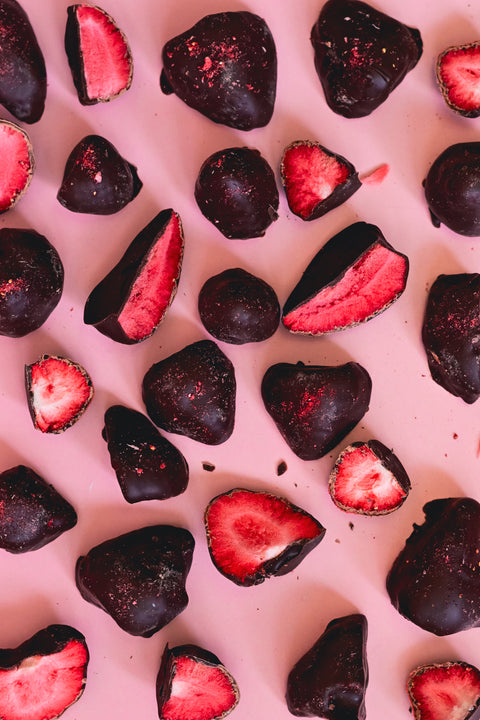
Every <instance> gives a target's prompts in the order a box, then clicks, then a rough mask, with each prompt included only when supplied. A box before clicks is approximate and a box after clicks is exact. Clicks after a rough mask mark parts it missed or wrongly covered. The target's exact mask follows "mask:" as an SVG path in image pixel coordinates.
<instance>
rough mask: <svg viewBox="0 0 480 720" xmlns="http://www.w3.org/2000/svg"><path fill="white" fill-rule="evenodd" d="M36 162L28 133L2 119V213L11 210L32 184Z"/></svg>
mask: <svg viewBox="0 0 480 720" xmlns="http://www.w3.org/2000/svg"><path fill="white" fill-rule="evenodd" d="M34 166H35V162H34V158H33V149H32V145H31V143H30V139H29V137H28V135H27V133H26V132H25V131H24V130H22V128H21V127H19V126H18V125H16V124H15V123H11V122H8V121H7V120H0V213H4V212H6V211H7V210H10V208H11V207H13V206H14V205H15V204H16V203H17V202H18V201H19V200H20V198H21V197H22V195H23V194H24V193H25V192H26V190H27V188H28V186H29V185H30V182H31V179H32V175H33V170H34Z"/></svg>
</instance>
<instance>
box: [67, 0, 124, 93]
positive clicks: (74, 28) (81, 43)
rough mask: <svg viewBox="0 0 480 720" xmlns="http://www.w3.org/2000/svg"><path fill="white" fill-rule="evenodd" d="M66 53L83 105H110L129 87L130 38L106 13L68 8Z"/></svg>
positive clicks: (84, 7) (83, 7) (86, 7)
mask: <svg viewBox="0 0 480 720" xmlns="http://www.w3.org/2000/svg"><path fill="white" fill-rule="evenodd" d="M67 13H68V15H67V25H66V29H65V50H66V53H67V57H68V63H69V65H70V69H71V71H72V77H73V82H74V84H75V88H76V90H77V94H78V99H79V100H80V102H81V103H82V105H94V104H95V103H99V102H108V101H110V100H113V99H114V98H116V97H118V96H119V95H121V94H122V93H124V92H125V91H126V90H128V89H129V88H130V85H131V84H132V77H133V60H132V54H131V52H130V48H129V45H128V42H127V38H126V37H125V35H124V33H123V32H122V31H121V30H120V28H119V27H118V26H117V24H116V23H115V21H114V19H113V18H112V17H111V16H110V15H109V14H108V13H107V12H105V10H103V9H102V8H99V7H95V6H92V5H88V4H86V3H79V4H77V5H70V7H68V8H67Z"/></svg>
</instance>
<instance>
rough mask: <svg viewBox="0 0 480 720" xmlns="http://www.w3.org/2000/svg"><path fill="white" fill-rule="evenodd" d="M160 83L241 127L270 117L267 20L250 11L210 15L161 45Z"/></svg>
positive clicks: (272, 75) (271, 53)
mask: <svg viewBox="0 0 480 720" xmlns="http://www.w3.org/2000/svg"><path fill="white" fill-rule="evenodd" d="M162 59H163V70H162V74H161V78H160V85H161V88H162V90H163V92H164V93H166V94H170V93H175V94H176V95H177V96H178V97H179V98H180V99H181V100H183V101H184V102H185V103H186V104H187V105H189V106H190V107H192V108H194V109H195V110H198V111H199V112H201V113H202V114H203V115H206V116H207V117H208V118H210V119H211V120H213V121H214V122H217V123H222V124H224V125H228V126H230V127H233V128H237V129H238V130H251V129H252V128H257V127H263V126H264V125H266V124H267V123H268V122H269V121H270V118H271V117H272V113H273V107H274V103H275V94H276V85H277V54H276V50H275V43H274V40H273V37H272V34H271V32H270V29H269V28H268V26H267V24H266V22H265V20H263V19H262V18H261V17H259V16H258V15H254V14H253V13H250V12H246V11H239V12H220V13H214V14H212V15H207V16H205V17H204V18H202V19H201V20H199V22H197V23H196V24H195V25H194V26H193V27H191V28H189V29H188V30H186V31H185V32H184V33H182V34H181V35H178V36H177V37H174V38H172V39H171V40H169V41H168V42H167V43H166V44H165V46H164V48H163V51H162Z"/></svg>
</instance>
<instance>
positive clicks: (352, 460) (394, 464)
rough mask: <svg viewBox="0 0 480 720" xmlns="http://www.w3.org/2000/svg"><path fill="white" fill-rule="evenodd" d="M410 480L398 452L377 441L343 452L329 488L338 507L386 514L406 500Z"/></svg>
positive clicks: (332, 473)
mask: <svg viewBox="0 0 480 720" xmlns="http://www.w3.org/2000/svg"><path fill="white" fill-rule="evenodd" d="M410 487H411V485H410V479H409V477H408V475H407V473H406V471H405V468H404V467H403V465H402V464H401V462H400V460H399V459H398V458H397V456H396V455H394V454H393V452H392V451H391V450H389V448H387V447H386V446H385V445H383V443H381V442H379V441H378V440H369V441H368V442H356V443H352V444H351V445H349V446H348V447H346V448H345V450H344V451H343V452H342V453H341V454H340V456H339V457H338V459H337V461H336V463H335V466H334V468H333V470H332V472H331V474H330V481H329V485H328V489H329V491H330V495H331V496H332V500H333V502H334V503H335V505H337V507H339V508H341V509H342V510H345V511H346V512H356V513H360V514H362V515H386V514H387V513H391V512H393V511H394V510H396V509H397V508H399V507H400V505H402V504H403V503H404V501H405V500H406V499H407V496H408V493H409V490H410Z"/></svg>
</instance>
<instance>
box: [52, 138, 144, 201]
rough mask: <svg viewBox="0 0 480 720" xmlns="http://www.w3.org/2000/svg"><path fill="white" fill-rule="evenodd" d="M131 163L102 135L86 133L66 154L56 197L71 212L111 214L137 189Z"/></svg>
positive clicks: (139, 181)
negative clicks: (68, 153)
mask: <svg viewBox="0 0 480 720" xmlns="http://www.w3.org/2000/svg"><path fill="white" fill-rule="evenodd" d="M141 188H142V182H141V180H140V179H139V177H138V175H137V169H136V167H134V165H131V163H129V162H127V160H125V158H123V157H122V156H121V155H120V153H119V152H118V150H117V149H116V147H114V146H113V145H112V143H111V142H109V141H108V140H106V139H105V138H104V137H101V135H87V136H86V137H84V138H83V139H82V140H80V142H79V143H77V145H75V147H74V148H73V150H72V151H71V153H70V155H69V156H68V158H67V162H66V165H65V171H64V174H63V179H62V183H61V185H60V188H59V190H58V193H57V200H58V201H59V203H60V204H61V205H63V207H65V208H67V210H71V212H77V213H91V214H92V215H113V214H114V213H116V212H119V210H122V209H123V208H124V207H125V206H126V205H128V203H129V202H131V201H132V200H133V199H134V198H135V197H136V196H137V195H138V193H139V192H140V190H141Z"/></svg>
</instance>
